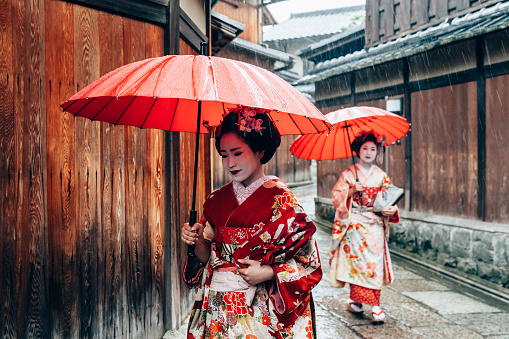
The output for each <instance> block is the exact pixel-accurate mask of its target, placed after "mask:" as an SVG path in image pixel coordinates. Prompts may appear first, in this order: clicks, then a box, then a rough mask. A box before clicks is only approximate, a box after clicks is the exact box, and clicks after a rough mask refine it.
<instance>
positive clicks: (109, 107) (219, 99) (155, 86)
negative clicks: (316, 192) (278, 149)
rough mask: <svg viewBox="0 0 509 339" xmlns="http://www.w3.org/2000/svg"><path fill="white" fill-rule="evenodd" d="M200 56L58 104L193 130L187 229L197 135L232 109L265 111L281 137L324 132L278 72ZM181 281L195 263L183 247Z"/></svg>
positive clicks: (165, 60)
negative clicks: (185, 259) (184, 258)
mask: <svg viewBox="0 0 509 339" xmlns="http://www.w3.org/2000/svg"><path fill="white" fill-rule="evenodd" d="M205 50H206V43H203V42H202V43H201V51H200V54H201V55H196V56H194V55H169V56H164V57H159V58H152V59H146V60H142V61H138V62H134V63H131V64H128V65H125V66H122V67H120V68H117V69H115V70H113V71H111V72H110V73H108V74H106V75H104V76H102V77H100V78H99V79H97V80H96V81H94V82H92V83H91V84H90V85H88V86H87V87H85V88H83V89H82V90H80V91H79V92H78V93H76V94H75V95H73V96H72V97H71V98H69V99H68V100H67V101H66V102H64V103H62V104H61V105H60V106H61V107H62V108H63V110H64V111H67V112H69V113H72V114H73V115H74V116H80V117H85V118H88V119H91V120H99V121H105V122H109V123H112V124H115V125H117V124H118V125H128V126H136V127H139V128H155V129H162V130H166V131H181V132H194V133H197V134H196V145H195V147H196V151H195V156H194V181H193V198H192V202H191V211H190V217H189V224H190V225H193V224H194V223H195V222H196V217H197V213H196V210H195V204H196V178H197V173H198V151H199V145H200V143H199V141H200V139H199V137H198V134H199V133H208V132H210V131H212V130H213V129H214V127H216V126H218V125H219V124H220V122H221V120H222V118H223V113H227V112H228V109H229V108H234V107H236V106H238V105H241V106H248V107H251V108H260V109H264V110H266V111H265V113H266V114H267V115H268V116H269V117H270V119H271V120H272V122H273V123H274V125H275V127H276V128H277V129H278V131H279V133H280V134H281V135H285V134H306V133H317V132H321V131H324V130H328V129H330V124H329V123H328V122H327V121H326V119H325V117H324V116H323V114H322V113H321V112H320V111H319V110H318V109H317V108H316V107H315V106H314V105H313V104H312V103H311V102H310V101H309V100H308V99H307V98H306V97H304V95H302V94H301V93H300V92H299V91H297V90H296V89H294V88H293V87H292V86H291V85H290V84H289V83H287V82H286V81H284V80H283V79H282V78H280V77H278V76H277V75H275V74H273V73H271V72H269V71H267V70H265V69H263V68H260V67H256V66H253V65H250V64H247V63H244V62H239V61H234V60H230V59H224V58H218V57H209V56H205ZM188 265H189V266H188V268H186V277H187V279H188V280H189V277H191V276H192V275H193V273H192V272H196V271H197V270H198V268H199V267H200V265H201V263H200V261H199V260H198V259H197V257H196V255H195V253H194V245H190V246H188Z"/></svg>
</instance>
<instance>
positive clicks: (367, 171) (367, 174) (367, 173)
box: [355, 164, 376, 178]
mask: <svg viewBox="0 0 509 339" xmlns="http://www.w3.org/2000/svg"><path fill="white" fill-rule="evenodd" d="M355 166H357V169H358V170H360V171H361V172H362V174H364V176H365V177H366V178H368V177H369V176H370V175H371V172H373V170H374V169H375V167H376V166H375V165H371V167H370V168H369V169H368V170H367V169H365V168H364V166H360V165H359V164H355Z"/></svg>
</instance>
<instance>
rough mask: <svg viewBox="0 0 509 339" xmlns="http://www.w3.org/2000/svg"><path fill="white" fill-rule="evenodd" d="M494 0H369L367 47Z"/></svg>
mask: <svg viewBox="0 0 509 339" xmlns="http://www.w3.org/2000/svg"><path fill="white" fill-rule="evenodd" d="M495 2H496V1H495V0H367V1H366V46H373V45H377V44H379V43H382V42H385V41H388V40H391V39H394V38H396V37H398V36H401V35H405V34H408V33H409V32H413V31H415V30H419V29H422V28H423V27H425V26H428V25H433V24H436V23H438V22H439V21H440V20H443V19H444V18H445V17H447V16H448V17H455V16H457V15H461V14H462V13H465V12H466V11H468V10H470V9H473V8H475V7H479V6H481V5H483V6H485V5H489V4H493V3H495Z"/></svg>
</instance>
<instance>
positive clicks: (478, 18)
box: [297, 1, 509, 84]
mask: <svg viewBox="0 0 509 339" xmlns="http://www.w3.org/2000/svg"><path fill="white" fill-rule="evenodd" d="M506 27H509V1H503V2H498V3H497V4H495V5H493V6H490V7H485V8H482V9H480V10H478V11H474V12H471V13H468V14H465V15H463V16H460V17H457V18H454V19H453V20H452V21H450V22H449V19H446V20H445V21H443V22H442V23H440V24H438V25H435V26H431V27H429V28H427V29H424V30H422V31H418V32H415V33H412V34H409V35H406V36H404V37H400V38H398V39H395V40H392V41H388V42H386V43H383V44H380V45H377V46H374V47H371V48H369V49H363V50H361V51H358V52H354V53H351V54H348V55H345V56H341V57H339V58H336V59H332V60H327V61H324V62H320V63H318V64H316V65H315V67H314V69H313V70H312V74H310V75H306V76H304V77H302V79H301V80H299V81H297V83H298V84H303V83H314V82H317V81H321V80H324V79H327V78H330V77H332V76H336V75H339V74H344V73H348V72H351V71H354V70H359V69H363V68H366V67H373V66H375V65H378V64H382V63H385V62H388V61H392V60H397V59H402V58H404V57H408V56H412V55H416V54H419V53H423V52H426V51H429V50H431V49H433V48H436V47H439V46H443V45H447V44H450V43H452V42H455V41H460V40H465V39H469V38H473V37H476V36H480V35H484V34H487V33H490V32H493V31H497V30H501V29H504V28H506Z"/></svg>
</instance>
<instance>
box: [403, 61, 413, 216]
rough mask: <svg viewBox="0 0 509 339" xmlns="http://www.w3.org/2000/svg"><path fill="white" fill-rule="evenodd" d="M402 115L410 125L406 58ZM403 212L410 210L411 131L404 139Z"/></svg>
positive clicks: (409, 98)
mask: <svg viewBox="0 0 509 339" xmlns="http://www.w3.org/2000/svg"><path fill="white" fill-rule="evenodd" d="M402 62H403V65H402V67H403V97H404V102H403V105H404V108H403V114H404V117H405V119H407V121H408V122H409V123H410V124H412V92H411V88H410V66H409V63H408V58H403V60H402ZM405 191H406V193H405V210H406V211H411V210H412V129H411V128H410V130H409V131H408V133H407V135H406V138H405Z"/></svg>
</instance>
